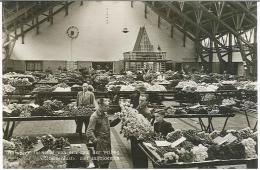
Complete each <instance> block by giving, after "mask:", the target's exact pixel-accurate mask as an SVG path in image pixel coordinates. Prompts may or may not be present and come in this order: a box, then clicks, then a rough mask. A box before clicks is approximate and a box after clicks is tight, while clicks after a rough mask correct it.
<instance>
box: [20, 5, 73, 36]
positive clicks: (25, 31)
mask: <svg viewBox="0 0 260 170" xmlns="http://www.w3.org/2000/svg"><path fill="white" fill-rule="evenodd" d="M73 2H74V1H71V2H69V3H68V6H69V5H71V4H72V3H73ZM64 7H65V6H64V5H63V6H62V7H61V8H59V9H57V10H56V11H55V12H53V15H56V14H57V13H59V12H61V11H62V10H64ZM36 19H37V17H36ZM47 19H48V18H47V17H46V18H44V19H42V20H41V21H38V24H37V23H36V24H35V25H34V26H32V27H30V28H28V29H26V30H24V33H27V32H29V31H31V30H32V29H34V28H37V27H39V25H40V24H42V23H44V22H45V21H47ZM36 21H37V20H36ZM17 36H18V37H20V36H21V34H18V35H17Z"/></svg>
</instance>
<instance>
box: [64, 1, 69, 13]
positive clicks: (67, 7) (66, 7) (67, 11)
mask: <svg viewBox="0 0 260 170" xmlns="http://www.w3.org/2000/svg"><path fill="white" fill-rule="evenodd" d="M68 14H69V5H68V2H65V16H67V15H68Z"/></svg>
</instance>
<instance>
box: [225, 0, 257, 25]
mask: <svg viewBox="0 0 260 170" xmlns="http://www.w3.org/2000/svg"><path fill="white" fill-rule="evenodd" d="M229 4H230V5H233V4H234V5H235V6H237V7H239V8H240V9H242V10H243V11H244V12H246V13H247V14H248V15H249V16H251V18H252V19H253V22H255V23H256V22H257V16H256V15H255V14H254V13H252V11H250V9H248V8H247V7H245V6H244V5H242V4H241V2H236V1H232V3H229Z"/></svg>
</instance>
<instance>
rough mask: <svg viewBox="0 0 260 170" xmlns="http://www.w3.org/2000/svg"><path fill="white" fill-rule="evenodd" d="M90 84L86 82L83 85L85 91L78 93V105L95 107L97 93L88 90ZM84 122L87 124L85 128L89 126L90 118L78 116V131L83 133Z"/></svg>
mask: <svg viewBox="0 0 260 170" xmlns="http://www.w3.org/2000/svg"><path fill="white" fill-rule="evenodd" d="M88 88H89V85H88V84H87V83H84V84H83V85H82V89H83V91H81V92H79V93H78V95H77V107H82V106H85V107H94V106H95V95H94V93H93V92H91V91H89V90H88ZM83 123H84V124H85V129H86V128H87V127H88V123H89V119H87V118H84V119H82V118H77V119H76V124H77V127H76V133H82V127H83Z"/></svg>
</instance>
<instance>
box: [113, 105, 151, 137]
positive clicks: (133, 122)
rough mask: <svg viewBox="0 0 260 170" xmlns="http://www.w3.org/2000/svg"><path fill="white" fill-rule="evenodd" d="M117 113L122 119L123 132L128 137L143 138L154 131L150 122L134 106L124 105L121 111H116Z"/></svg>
mask: <svg viewBox="0 0 260 170" xmlns="http://www.w3.org/2000/svg"><path fill="white" fill-rule="evenodd" d="M116 115H117V116H118V117H119V118H121V120H122V127H121V133H123V134H124V137H126V138H130V137H136V138H137V139H139V140H142V139H145V138H147V137H149V136H150V135H151V134H152V132H153V128H152V126H151V125H150V122H149V121H148V120H147V119H146V118H145V117H144V116H143V115H141V114H139V113H138V111H137V110H136V109H134V108H131V107H129V106H126V105H123V106H121V112H119V113H116Z"/></svg>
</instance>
